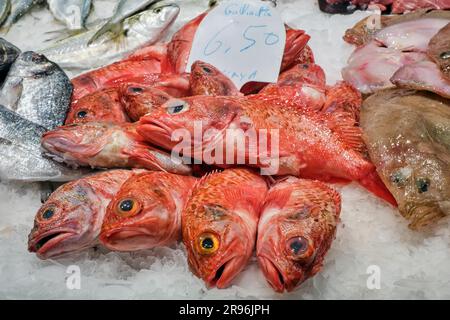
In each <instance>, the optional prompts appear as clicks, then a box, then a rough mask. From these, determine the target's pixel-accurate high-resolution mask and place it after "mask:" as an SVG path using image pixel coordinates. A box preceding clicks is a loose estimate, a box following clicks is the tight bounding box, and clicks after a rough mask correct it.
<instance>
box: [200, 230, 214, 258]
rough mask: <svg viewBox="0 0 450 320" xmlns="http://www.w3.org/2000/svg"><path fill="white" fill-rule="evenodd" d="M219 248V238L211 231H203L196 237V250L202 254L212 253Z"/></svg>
mask: <svg viewBox="0 0 450 320" xmlns="http://www.w3.org/2000/svg"><path fill="white" fill-rule="evenodd" d="M217 249H219V239H218V238H217V237H216V236H215V235H214V234H212V233H204V234H202V235H201V236H200V237H199V239H198V251H199V253H200V254H202V255H210V254H213V253H215V252H216V251H217Z"/></svg>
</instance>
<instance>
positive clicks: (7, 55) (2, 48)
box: [0, 38, 20, 78]
mask: <svg viewBox="0 0 450 320" xmlns="http://www.w3.org/2000/svg"><path fill="white" fill-rule="evenodd" d="M19 54H20V50H19V48H17V47H16V46H14V45H13V44H11V43H9V42H8V41H6V40H5V39H3V38H0V78H3V75H6V73H7V71H8V70H9V67H10V66H11V64H12V63H13V62H14V60H16V58H17V57H18V56H19Z"/></svg>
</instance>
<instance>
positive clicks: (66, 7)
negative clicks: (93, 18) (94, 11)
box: [47, 0, 92, 30]
mask: <svg viewBox="0 0 450 320" xmlns="http://www.w3.org/2000/svg"><path fill="white" fill-rule="evenodd" d="M47 3H48V7H49V8H50V11H51V12H52V14H53V16H54V17H55V18H56V19H57V20H59V21H61V22H63V23H65V24H66V26H67V28H68V29H69V30H80V29H84V28H85V23H86V19H87V17H88V16H89V13H90V12H91V7H92V1H91V0H47Z"/></svg>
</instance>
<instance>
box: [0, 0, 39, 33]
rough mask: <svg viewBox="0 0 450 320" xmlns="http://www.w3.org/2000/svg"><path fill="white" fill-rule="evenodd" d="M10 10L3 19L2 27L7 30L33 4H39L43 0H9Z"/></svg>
mask: <svg viewBox="0 0 450 320" xmlns="http://www.w3.org/2000/svg"><path fill="white" fill-rule="evenodd" d="M10 1H11V12H10V14H9V16H8V18H7V19H6V20H5V22H4V24H3V27H4V28H5V29H6V30H8V29H9V28H10V27H11V26H12V25H13V24H14V23H16V22H17V21H18V20H19V19H20V18H22V17H23V16H24V15H25V14H26V13H27V12H28V11H30V10H31V9H32V8H33V7H34V6H35V5H37V4H40V3H42V2H43V0H10Z"/></svg>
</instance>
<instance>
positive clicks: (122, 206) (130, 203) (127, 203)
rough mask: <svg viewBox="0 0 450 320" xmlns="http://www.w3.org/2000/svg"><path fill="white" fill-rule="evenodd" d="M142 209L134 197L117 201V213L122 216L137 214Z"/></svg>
mask: <svg viewBox="0 0 450 320" xmlns="http://www.w3.org/2000/svg"><path fill="white" fill-rule="evenodd" d="M140 210H141V206H140V204H139V203H138V202H137V201H135V200H134V199H129V198H127V199H123V200H121V201H119V202H118V203H117V206H116V213H117V214H118V215H119V216H122V217H130V216H133V215H136V214H137V213H139V211H140Z"/></svg>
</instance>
